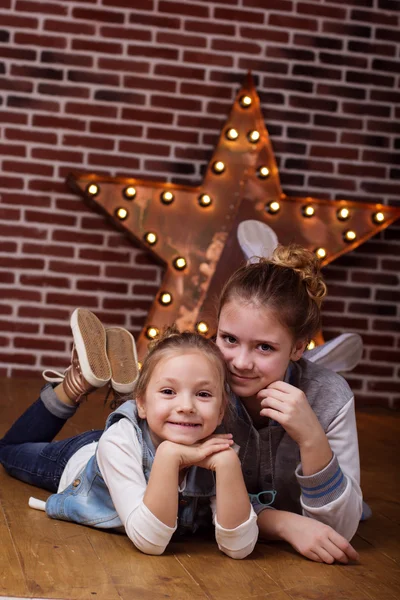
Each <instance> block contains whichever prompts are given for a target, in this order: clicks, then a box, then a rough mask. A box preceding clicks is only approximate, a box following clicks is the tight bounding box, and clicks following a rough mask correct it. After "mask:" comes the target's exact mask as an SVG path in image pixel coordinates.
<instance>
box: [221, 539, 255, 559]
mask: <svg viewBox="0 0 400 600" xmlns="http://www.w3.org/2000/svg"><path fill="white" fill-rule="evenodd" d="M256 543H257V540H254V542H252V543H251V544H248V545H247V546H246V547H245V548H238V549H237V550H232V549H230V548H225V547H223V546H221V545H218V548H219V549H220V550H221V552H223V553H224V554H226V556H229V558H233V559H234V560H242V559H243V558H247V557H248V556H250V554H251V553H252V552H253V550H254V548H255V545H256Z"/></svg>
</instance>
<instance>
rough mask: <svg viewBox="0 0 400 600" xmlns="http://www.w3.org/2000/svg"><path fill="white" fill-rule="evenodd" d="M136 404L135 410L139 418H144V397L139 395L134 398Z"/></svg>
mask: <svg viewBox="0 0 400 600" xmlns="http://www.w3.org/2000/svg"><path fill="white" fill-rule="evenodd" d="M136 406H137V411H138V415H139V417H140V418H141V419H145V418H146V405H145V403H144V399H143V398H141V397H138V398H136Z"/></svg>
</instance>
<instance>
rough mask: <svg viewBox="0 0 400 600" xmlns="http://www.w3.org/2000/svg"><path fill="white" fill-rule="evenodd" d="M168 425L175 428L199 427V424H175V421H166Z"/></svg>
mask: <svg viewBox="0 0 400 600" xmlns="http://www.w3.org/2000/svg"><path fill="white" fill-rule="evenodd" d="M167 422H168V425H175V426H177V427H201V425H200V423H176V422H175V421H167Z"/></svg>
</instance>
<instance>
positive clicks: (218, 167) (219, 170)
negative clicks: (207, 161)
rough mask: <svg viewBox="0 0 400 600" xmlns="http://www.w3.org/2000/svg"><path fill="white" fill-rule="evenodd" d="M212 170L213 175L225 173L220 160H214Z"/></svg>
mask: <svg viewBox="0 0 400 600" xmlns="http://www.w3.org/2000/svg"><path fill="white" fill-rule="evenodd" d="M212 169H213V171H214V173H216V174H217V175H220V174H221V173H223V172H224V171H225V163H223V162H222V160H216V161H215V162H214V163H213V166H212Z"/></svg>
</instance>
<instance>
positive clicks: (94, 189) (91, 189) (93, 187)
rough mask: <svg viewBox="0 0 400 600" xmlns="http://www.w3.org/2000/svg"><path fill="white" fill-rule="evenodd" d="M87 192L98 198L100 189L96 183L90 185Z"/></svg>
mask: <svg viewBox="0 0 400 600" xmlns="http://www.w3.org/2000/svg"><path fill="white" fill-rule="evenodd" d="M86 191H87V193H88V194H89V195H90V196H97V194H98V193H99V192H100V188H99V186H98V185H96V184H95V183H89V185H88V186H87V188H86Z"/></svg>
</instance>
